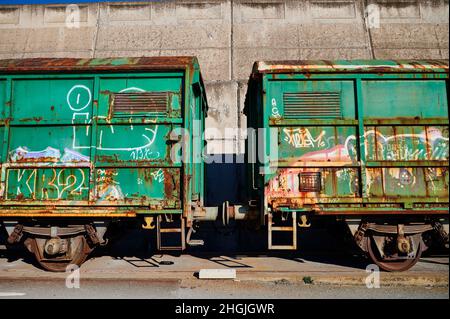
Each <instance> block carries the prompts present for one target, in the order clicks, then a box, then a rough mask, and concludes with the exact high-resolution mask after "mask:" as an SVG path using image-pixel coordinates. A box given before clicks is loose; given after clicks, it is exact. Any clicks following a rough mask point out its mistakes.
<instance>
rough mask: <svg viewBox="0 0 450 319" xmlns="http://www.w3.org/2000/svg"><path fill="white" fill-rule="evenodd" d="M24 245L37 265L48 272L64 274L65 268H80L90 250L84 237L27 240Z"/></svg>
mask: <svg viewBox="0 0 450 319" xmlns="http://www.w3.org/2000/svg"><path fill="white" fill-rule="evenodd" d="M25 245H26V246H27V248H28V250H30V251H31V252H32V253H33V254H34V256H35V258H36V261H37V262H38V263H39V265H40V266H41V267H42V268H44V269H45V270H48V271H53V272H65V271H66V269H67V266H69V265H76V266H81V264H83V263H84V262H85V260H86V258H87V257H88V255H89V253H90V252H91V251H92V248H90V247H89V244H88V243H87V241H86V238H85V237H84V235H78V236H75V237H71V238H64V239H61V238H51V239H48V238H37V237H35V238H33V237H32V238H28V239H27V240H26V241H25Z"/></svg>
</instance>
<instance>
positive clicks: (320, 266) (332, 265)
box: [0, 250, 449, 288]
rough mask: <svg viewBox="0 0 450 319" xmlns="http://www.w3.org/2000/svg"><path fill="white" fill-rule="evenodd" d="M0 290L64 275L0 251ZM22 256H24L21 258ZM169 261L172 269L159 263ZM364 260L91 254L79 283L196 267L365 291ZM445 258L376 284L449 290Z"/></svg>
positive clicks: (167, 275)
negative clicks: (15, 281)
mask: <svg viewBox="0 0 450 319" xmlns="http://www.w3.org/2000/svg"><path fill="white" fill-rule="evenodd" d="M0 256H1V258H0V288H1V287H2V282H5V281H7V280H13V279H21V280H26V279H30V280H31V279H34V280H40V279H54V280H57V279H61V280H64V279H65V278H66V275H67V274H65V273H50V272H46V271H44V270H41V269H39V268H37V267H35V266H34V265H33V264H31V263H30V261H31V259H30V258H29V256H28V255H15V254H12V253H8V252H6V251H1V250H0ZM24 256H25V258H23V257H24ZM161 261H171V262H173V264H171V265H163V264H160V262H161ZM368 264H369V262H368V261H367V260H365V259H363V258H361V257H357V256H351V255H342V254H333V253H330V252H328V253H323V252H321V253H320V254H309V255H308V254H299V253H295V254H282V253H278V254H275V253H272V254H264V253H262V254H204V253H203V254H183V255H180V256H173V255H153V256H152V255H142V256H116V257H111V256H105V255H102V254H97V255H96V256H95V255H94V256H93V257H92V258H90V259H89V260H88V261H86V263H85V264H83V266H82V267H81V269H80V274H81V278H82V279H86V280H87V279H92V280H94V279H116V280H119V279H121V280H139V279H155V280H158V279H159V280H164V279H175V280H189V279H194V278H196V276H198V274H197V273H198V272H199V271H200V270H201V269H223V270H226V269H228V270H230V269H232V270H235V271H236V279H237V280H240V281H258V282H270V281H272V282H273V281H290V282H304V281H305V278H307V277H310V279H311V280H312V281H313V282H314V283H315V284H323V285H325V284H326V285H340V286H342V285H352V286H361V287H365V279H366V278H367V276H368V274H369V273H368V272H367V271H366V266H367V265H368ZM448 270H449V260H448V256H445V257H439V256H434V257H424V258H422V259H421V260H420V261H419V262H418V263H417V264H416V265H415V266H414V268H412V269H410V270H409V271H407V272H402V273H387V272H381V273H380V286H381V287H388V286H423V287H424V286H434V287H448V280H449V275H448Z"/></svg>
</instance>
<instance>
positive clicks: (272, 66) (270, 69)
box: [253, 60, 448, 73]
mask: <svg viewBox="0 0 450 319" xmlns="http://www.w3.org/2000/svg"><path fill="white" fill-rule="evenodd" d="M321 72H324V73H347V72H348V73H355V72H356V73H359V72H361V73H364V72H367V73H390V72H393V73H401V72H448V60H334V61H331V60H316V61H313V60H300V61H258V62H255V64H254V66H253V73H321Z"/></svg>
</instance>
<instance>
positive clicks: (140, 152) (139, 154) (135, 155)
mask: <svg viewBox="0 0 450 319" xmlns="http://www.w3.org/2000/svg"><path fill="white" fill-rule="evenodd" d="M159 156H160V153H159V152H153V151H151V150H149V149H148V148H146V149H136V150H134V151H132V152H131V153H130V159H131V160H133V161H142V160H152V159H157V158H159Z"/></svg>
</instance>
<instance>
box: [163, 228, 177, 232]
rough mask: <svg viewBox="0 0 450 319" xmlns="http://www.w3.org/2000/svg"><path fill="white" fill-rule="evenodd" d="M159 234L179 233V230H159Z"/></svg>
mask: <svg viewBox="0 0 450 319" xmlns="http://www.w3.org/2000/svg"><path fill="white" fill-rule="evenodd" d="M159 232H161V233H181V229H180V228H162V229H159Z"/></svg>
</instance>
